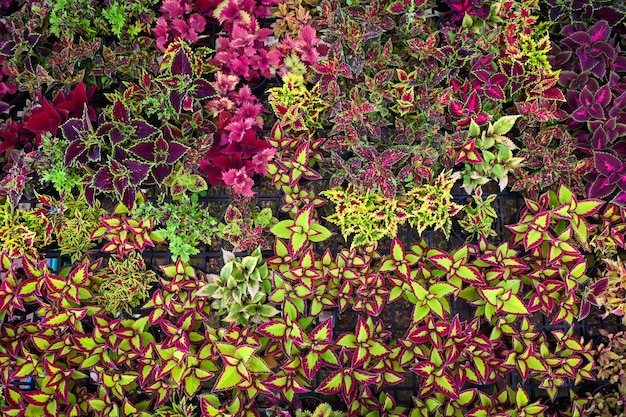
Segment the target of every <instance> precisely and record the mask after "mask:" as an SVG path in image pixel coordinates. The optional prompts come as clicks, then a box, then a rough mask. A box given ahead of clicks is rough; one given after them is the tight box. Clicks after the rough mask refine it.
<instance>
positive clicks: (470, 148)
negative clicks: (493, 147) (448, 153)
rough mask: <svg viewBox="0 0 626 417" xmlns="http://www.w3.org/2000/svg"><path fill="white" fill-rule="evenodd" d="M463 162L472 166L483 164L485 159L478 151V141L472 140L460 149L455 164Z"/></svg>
mask: <svg viewBox="0 0 626 417" xmlns="http://www.w3.org/2000/svg"><path fill="white" fill-rule="evenodd" d="M461 162H468V163H470V164H481V163H482V162H483V158H482V157H481V156H480V153H479V152H478V151H477V150H476V139H470V140H468V141H467V142H465V144H464V145H463V146H462V147H461V149H459V152H458V153H457V155H456V159H455V161H454V164H455V165H456V164H460V163H461Z"/></svg>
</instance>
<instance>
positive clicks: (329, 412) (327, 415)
mask: <svg viewBox="0 0 626 417" xmlns="http://www.w3.org/2000/svg"><path fill="white" fill-rule="evenodd" d="M296 417H345V413H343V412H341V411H334V410H333V409H332V407H331V406H330V404H328V403H322V404H320V405H318V406H317V407H315V410H313V411H302V410H296Z"/></svg>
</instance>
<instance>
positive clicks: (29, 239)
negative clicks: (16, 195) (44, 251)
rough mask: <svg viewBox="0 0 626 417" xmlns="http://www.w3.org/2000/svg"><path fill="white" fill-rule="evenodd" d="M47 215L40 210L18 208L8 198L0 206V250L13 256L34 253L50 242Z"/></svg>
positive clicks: (18, 256) (17, 256)
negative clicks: (0, 242) (47, 230)
mask: <svg viewBox="0 0 626 417" xmlns="http://www.w3.org/2000/svg"><path fill="white" fill-rule="evenodd" d="M47 224H48V223H47V220H46V216H45V214H44V213H43V212H41V211H40V210H37V209H35V210H16V209H15V207H13V205H12V204H11V203H10V202H9V201H8V200H6V201H5V203H4V204H2V205H1V206H0V240H1V241H2V244H1V246H0V251H1V252H4V253H6V254H8V256H9V257H11V258H20V257H21V256H22V255H25V254H28V253H30V254H34V253H36V252H37V249H38V248H43V247H44V246H46V245H47V244H49V243H50V236H49V234H48V233H47V232H46V226H47Z"/></svg>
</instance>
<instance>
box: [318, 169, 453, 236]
mask: <svg viewBox="0 0 626 417" xmlns="http://www.w3.org/2000/svg"><path fill="white" fill-rule="evenodd" d="M455 181H456V180H455V179H454V178H452V177H451V176H449V175H448V174H446V173H442V174H441V175H440V176H439V177H437V178H436V179H435V180H434V181H433V182H432V183H430V184H424V185H417V186H414V187H413V188H410V189H409V191H408V192H407V194H406V196H404V197H398V198H394V199H391V200H389V199H387V198H385V197H384V196H383V195H382V194H379V193H377V192H372V191H370V190H367V191H365V192H363V191H361V190H359V189H358V188H356V187H353V186H349V187H348V188H347V189H346V190H343V189H341V188H335V189H331V190H327V191H323V192H322V193H321V194H322V195H323V196H325V197H327V198H328V199H329V200H330V201H331V202H333V203H334V204H335V212H334V213H333V214H331V215H330V216H328V217H327V218H326V220H328V221H329V222H331V223H334V224H336V225H338V226H340V227H341V232H342V234H343V236H344V239H347V238H348V236H350V235H354V236H353V238H352V248H354V247H356V246H363V245H366V244H371V243H376V242H378V241H379V240H381V239H382V238H384V237H395V236H396V235H397V232H398V227H400V226H402V225H403V224H404V223H405V222H406V221H408V222H409V224H410V225H411V226H413V227H415V228H416V230H417V232H418V233H419V234H422V233H423V232H424V231H425V230H426V229H427V228H429V227H432V228H433V229H434V230H441V231H443V232H444V234H445V235H446V236H448V235H449V234H450V228H451V227H452V217H453V216H454V215H455V214H457V213H458V212H459V211H460V210H461V209H462V207H461V206H460V205H458V204H455V203H454V202H452V194H451V191H452V186H453V185H454V182H455Z"/></svg>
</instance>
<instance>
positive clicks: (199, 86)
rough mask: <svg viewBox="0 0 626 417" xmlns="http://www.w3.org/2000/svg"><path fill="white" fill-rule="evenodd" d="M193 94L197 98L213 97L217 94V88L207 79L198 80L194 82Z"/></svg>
mask: <svg viewBox="0 0 626 417" xmlns="http://www.w3.org/2000/svg"><path fill="white" fill-rule="evenodd" d="M193 91H194V94H193V96H194V97H195V98H196V99H197V100H202V99H205V98H209V97H213V96H214V95H215V89H214V88H213V87H212V86H211V84H209V82H208V81H205V80H196V81H194V83H193Z"/></svg>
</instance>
